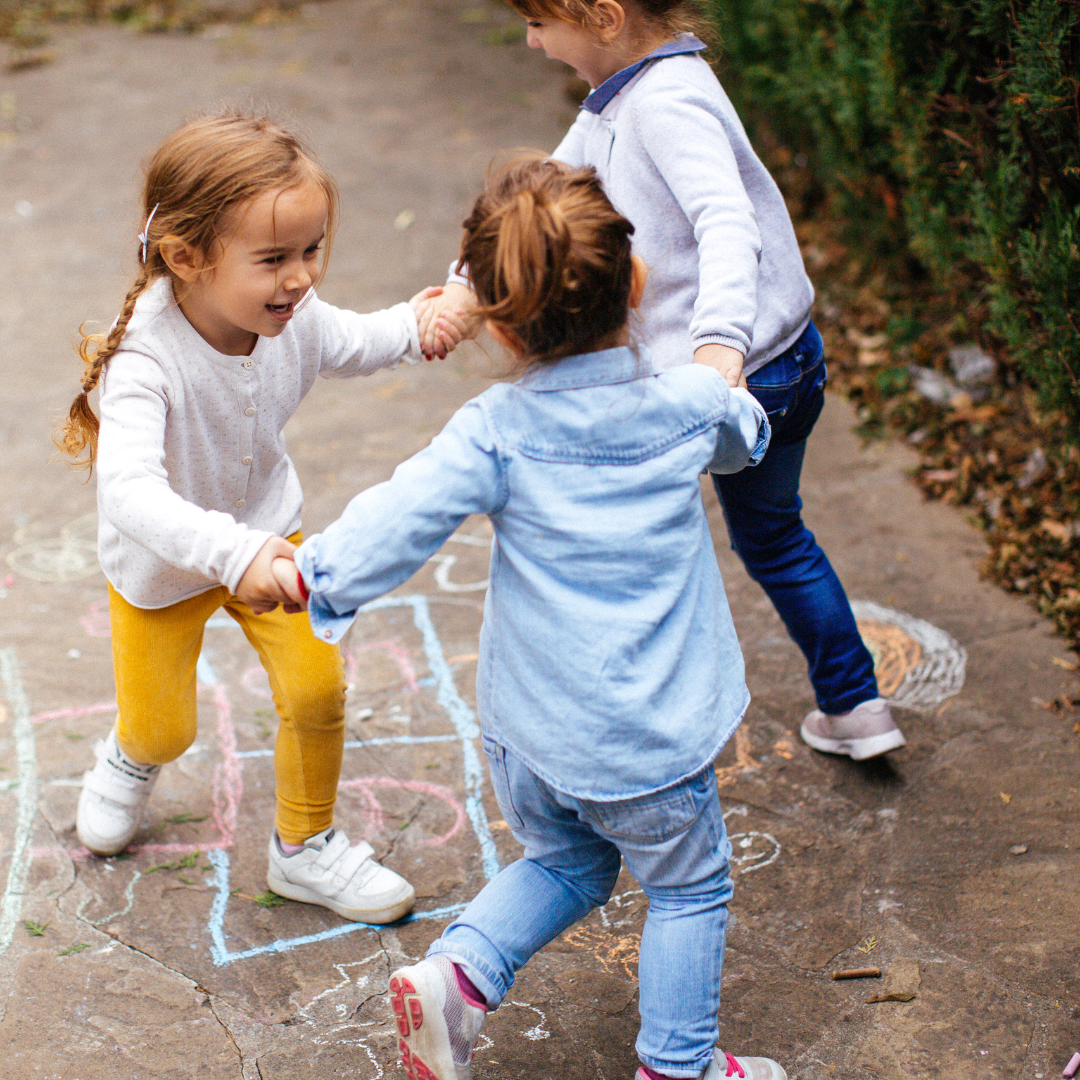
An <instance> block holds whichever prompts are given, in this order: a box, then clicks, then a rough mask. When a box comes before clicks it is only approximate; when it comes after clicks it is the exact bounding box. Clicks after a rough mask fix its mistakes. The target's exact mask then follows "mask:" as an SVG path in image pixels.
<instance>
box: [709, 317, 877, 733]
mask: <svg viewBox="0 0 1080 1080" xmlns="http://www.w3.org/2000/svg"><path fill="white" fill-rule="evenodd" d="M825 378H826V372H825V351H824V346H823V345H822V341H821V335H820V334H819V333H818V331H817V327H816V326H814V324H813V323H810V324H809V325H808V326H807V328H806V329H805V330H804V331H803V333H802V335H801V336H800V337H799V339H798V341H796V342H795V344H794V345H792V346H791V348H789V349H788V350H787V351H786V352H783V353H781V354H780V355H779V356H778V357H777V358H776V359H775V360H771V361H770V362H769V363H768V364H766V365H765V366H764V367H763V368H761V369H759V370H758V371H755V372H754V374H753V375H750V376H749V377H748V378H747V380H746V381H747V384H748V386H749V389H750V393H752V394H753V395H754V397H756V398H757V399H758V401H760V402H761V404H762V406H763V407H764V409H765V412H766V413H768V416H769V423H770V424H771V425H772V441H771V442H770V443H769V449H768V451H767V452H766V454H765V457H764V458H763V459H762V461H761V464H760V465H757V466H756V467H753V468H749V469H744V470H743V471H742V472H738V473H734V474H733V475H730V476H715V475H714V476H713V484H714V486H715V487H716V493H717V495H719V497H720V505H721V507H722V508H723V511H724V520H725V521H726V522H727V527H728V535H729V536H730V537H731V546H732V548H733V549H734V550H735V552H736V553H737V554H738V556H739V558H741V559H742V561H743V563H744V564H745V566H746V569H747V571H748V573H749V574H750V576H751V577H752V578H753V579H754V580H755V581H756V582H757V583H758V584H759V585H760V586H761V587H762V588H763V589H764V590H765V592H766V593H767V594H768V597H769V599H770V600H771V601H772V602H773V606H774V607H775V608H776V610H777V612H778V613H779V615H780V618H781V619H783V620H784V625H785V626H786V627H787V630H788V633H789V634H790V635H791V637H792V639H793V640H794V641H795V644H796V645H798V646H799V648H800V649H802V651H803V655H804V656H805V657H806V662H807V664H808V665H809V668H810V682H811V683H812V684H813V687H814V694H815V695H816V697H817V703H818V708H819V709H821V710H822V711H823V712H826V713H840V712H847V711H848V710H849V709H853V708H855V706H856V705H858V704H859V703H860V702H863V701H869V700H870V699H871V698H875V697H877V696H878V690H877V681H876V680H875V678H874V661H873V659H872V658H871V656H870V653H869V652H868V651H867V648H866V646H865V645H864V644H863V642H862V638H861V637H860V636H859V631H858V629H857V627H856V626H855V618H854V616H853V615H852V614H851V605H850V604H849V603H848V599H847V596H846V595H845V593H844V587H843V586H842V585H841V584H840V579H839V578H838V577H837V576H836V572H835V571H834V570H833V568H832V566H831V565H830V563H829V560H828V559H827V558H826V556H825V552H824V551H822V550H821V548H820V547H819V546H818V544H817V541H816V540H815V539H814V534H813V533H812V532H810V530H809V529H808V528H807V527H806V526H805V525H804V524H803V521H802V516H801V515H802V499H800V498H799V477H800V475H801V474H802V463H803V453H804V452H805V450H806V439H807V436H808V435H809V434H810V431H811V429H812V428H813V426H814V424H815V423H816V422H817V418H818V416H819V415H820V414H821V409H822V406H823V405H824V404H825Z"/></svg>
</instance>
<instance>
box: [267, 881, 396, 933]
mask: <svg viewBox="0 0 1080 1080" xmlns="http://www.w3.org/2000/svg"><path fill="white" fill-rule="evenodd" d="M266 884H267V885H268V886H269V887H270V889H271V890H273V891H274V892H276V893H277V894H278V896H284V897H285V898H286V899H287V900H298V901H299V902H300V903H301V904H317V905H318V906H319V907H324V908H329V909H330V910H331V911H332V912H334V914H335V915H340V916H341V917H342V918H343V919H348V920H349V922H365V923H374V924H375V925H376V926H383V925H385V924H386V923H392V922H397V921H398V919H400V918H402V917H404V916H405V915H408V914H409V912H410V911H412V909H413V905H414V904H415V903H416V890H415V889H413V888H412V886H409V891H408V893H407V894H404V895H403V896H402V897H401V899H399V900H395V901H393V903H389V904H383V905H382V907H377V908H353V907H346V906H345V905H344V904H339V903H338V902H337V901H336V900H328V899H327V898H326V897H325V896H323V895H322V894H321V893H317V892H315V891H314V890H313V889H307V888H305V887H304V886H303V885H294V884H293V883H292V882H291V881H286V880H285V879H284V878H280V877H278V876H277V875H276V874H275V873H273V872H272V871H268V872H267V875H266Z"/></svg>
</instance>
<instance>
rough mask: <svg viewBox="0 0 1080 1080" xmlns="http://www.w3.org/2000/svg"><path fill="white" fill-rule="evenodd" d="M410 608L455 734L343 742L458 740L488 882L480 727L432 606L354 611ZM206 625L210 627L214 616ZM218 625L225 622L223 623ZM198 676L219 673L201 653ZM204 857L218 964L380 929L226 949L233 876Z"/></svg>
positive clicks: (206, 679)
mask: <svg viewBox="0 0 1080 1080" xmlns="http://www.w3.org/2000/svg"><path fill="white" fill-rule="evenodd" d="M394 607H411V608H412V611H413V622H414V623H415V625H416V628H417V630H419V631H420V634H421V636H422V638H423V642H424V654H425V656H426V658H427V663H428V669H429V670H430V671H431V674H432V675H433V676H434V682H435V685H436V687H437V691H436V699H437V700H438V702H439V704H440V705H441V706H442V707H443V709H444V710H445V711H446V714H447V716H449V717H450V721H451V723H452V724H453V725H454V731H455V732H456V734H455V735H429V736H412V735H400V736H393V737H388V738H383V739H366V740H357V741H355V742H351V743H346V744H345V745H346V746H348V747H361V746H386V745H390V744H392V743H400V744H418V743H427V742H449V741H452V740H454V739H455V738H456V739H460V740H461V755H462V760H463V763H464V774H465V775H464V780H465V813H466V815H467V816H468V818H469V821H470V823H471V824H472V827H473V832H474V833H475V834H476V839H477V841H478V843H479V845H480V858H481V864H482V865H483V868H484V875H485V876H486V877H487V878H488V879H489V880H490V879H491V878H493V877H494V876H495V875H496V874H497V873H498V872H499V856H498V852H497V851H496V849H495V841H494V839H493V838H492V835H491V828H490V826H489V825H488V820H487V813H486V812H485V810H484V803H483V789H484V769H483V765H482V764H481V762H480V757H479V755H478V754H477V752H476V747H475V746H474V744H473V740H474V739H476V738H477V737H478V736H479V735H480V726H479V724H478V723H477V722H476V716H475V714H474V713H473V711H472V709H470V708H469V706H468V705H467V704H466V703H465V701H464V700H463V699H462V697H461V695H460V694H459V693H458V690H457V686H456V685H455V684H454V678H453V675H452V674H451V672H450V665H449V664H447V662H446V657H445V656H444V654H443V649H442V643H441V642H440V641H439V636H438V634H437V633H436V631H435V626H434V624H433V623H432V621H431V610H430V608H429V606H428V598H427V597H426V596H422V595H414V596H384V597H380V598H379V599H378V600H373V601H372V602H371V603H370V604H365V605H364V606H363V607H362V608H361V609H360V611H359V612H358V613H357V614H358V615H359V614H363V613H365V612H369V611H379V610H381V609H383V608H394ZM207 625H213V620H211V622H210V623H208V624H207ZM221 625H228V623H225V622H223V623H222V624H221ZM198 678H199V680H200V681H201V682H203V683H206V684H208V685H213V684H215V683H216V682H217V681H218V679H217V674H216V673H215V672H214V670H213V667H212V665H211V664H210V660H209V658H208V656H207V654H206V653H205V652H204V653H203V654H202V655H201V656H200V657H199V666H198ZM272 753H273V751H271V750H253V751H247V752H244V753H240V754H238V755H237V756H238V757H241V758H246V757H269V756H271V755H272ZM207 858H208V859H209V860H210V863H211V864H212V865H213V867H214V876H213V878H209V879H207V884H209V885H211V886H212V887H214V888H216V890H217V891H216V894H215V896H214V901H213V904H212V905H211V907H210V920H209V922H208V923H207V925H206V929H207V932H208V933H209V935H210V955H211V957H212V959H213V961H214V965H215V966H216V967H221V966H223V965H225V964H233V963H236V961H238V960H250V959H252V958H253V957H256V956H266V955H268V954H271V953H282V952H288V951H289V950H290V949H295V948H298V947H299V946H301V945H313V944H315V943H317V942H320V941H328V940H330V939H331V938H337V937H342V936H343V935H345V934H352V933H355V932H356V931H357V930H372V929H379V927H376V926H374V924H371V923H345V924H343V925H341V926H334V927H331V928H330V929H329V930H321V931H319V932H318V933H316V934H305V935H303V936H301V937H295V938H281V939H279V940H277V941H272V942H270V943H269V944H267V945H259V946H256V947H255V948H252V949H245V950H243V951H242V952H229V949H228V946H227V945H226V943H225V942H226V935H225V910H226V908H227V906H228V903H229V892H230V889H229V879H230V875H231V863H230V861H229V856H228V853H227V852H225V851H220V850H217V851H211V852H209V853H208V854H207ZM464 908H465V905H464V904H453V905H451V906H449V907H442V908H436V909H434V910H432V911H418V912H413V913H412V914H410V915H407V916H406V917H405V918H404V919H401V920H399V921H398V922H397V923H394V924H393V925H395V926H402V925H404V924H405V923H410V922H416V921H418V920H422V919H445V918H449V917H450V916H452V915H456V914H458V912H460V911H462V910H463V909H464Z"/></svg>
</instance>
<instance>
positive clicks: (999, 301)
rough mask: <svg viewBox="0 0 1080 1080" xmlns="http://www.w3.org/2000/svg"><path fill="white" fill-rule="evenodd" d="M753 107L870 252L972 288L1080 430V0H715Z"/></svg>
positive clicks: (741, 96) (991, 322)
mask: <svg viewBox="0 0 1080 1080" xmlns="http://www.w3.org/2000/svg"><path fill="white" fill-rule="evenodd" d="M709 6H710V9H711V14H712V16H713V18H714V19H715V21H716V24H717V27H718V29H719V32H720V36H721V39H722V41H723V54H724V55H723V60H722V64H721V67H722V72H721V74H722V77H723V80H724V83H725V86H726V87H727V88H728V91H729V93H730V94H731V95H732V98H733V99H734V101H735V103H736V106H737V107H738V108H739V110H740V112H741V113H742V114H743V115H744V116H745V117H747V118H748V119H749V120H750V121H751V123H752V122H753V119H754V117H755V116H759V117H767V118H768V124H769V126H770V127H771V128H772V129H773V130H774V131H775V132H776V133H777V134H778V135H779V136H780V137H781V138H782V139H783V140H784V141H785V142H786V143H787V144H788V145H790V146H791V147H792V148H793V149H796V150H800V151H803V152H806V153H807V154H808V156H809V158H810V161H811V164H812V167H813V170H814V176H815V180H816V182H817V184H818V185H820V188H821V189H822V190H824V191H825V192H826V193H827V194H828V195H829V197H830V198H832V199H834V200H835V201H836V204H837V206H838V207H839V209H840V210H841V212H842V213H843V214H844V215H845V216H847V217H848V218H849V219H850V220H851V221H852V222H853V223H857V232H858V238H859V241H858V242H859V243H860V245H861V246H865V247H866V248H867V250H868V253H869V254H871V255H874V256H879V257H880V255H881V254H882V252H886V251H892V252H896V251H902V252H904V253H905V254H906V255H909V256H914V257H915V259H916V260H917V261H918V263H919V264H920V265H921V267H922V268H924V269H925V270H926V271H927V272H928V273H929V274H930V275H931V276H932V278H933V280H934V281H935V282H936V283H939V284H940V285H941V286H942V287H943V288H949V289H952V290H960V291H966V292H967V293H968V294H969V295H970V294H972V293H974V294H975V296H976V297H977V300H978V301H979V304H977V305H976V307H977V308H980V307H981V310H982V311H984V312H985V320H984V322H983V323H982V324H981V325H979V326H973V327H969V331H971V332H973V333H976V334H980V335H990V336H991V337H993V338H996V339H997V342H998V343H999V344H1000V345H1003V346H1004V348H1005V350H1006V352H1007V353H1008V355H1009V356H1010V357H1011V359H1012V360H1013V361H1015V362H1016V363H1017V364H1018V365H1019V366H1020V367H1021V369H1022V370H1023V372H1024V374H1025V375H1026V377H1027V378H1028V379H1029V380H1030V381H1031V383H1032V384H1033V385H1034V386H1035V388H1036V389H1037V391H1038V393H1039V396H1040V399H1041V403H1042V406H1043V408H1045V409H1048V410H1054V411H1057V412H1058V413H1060V414H1061V417H1062V424H1061V426H1060V431H1061V434H1062V437H1063V439H1064V440H1065V441H1067V442H1070V443H1072V444H1073V445H1077V444H1080V108H1078V98H1080V0H1011V2H1010V0H710V3H709Z"/></svg>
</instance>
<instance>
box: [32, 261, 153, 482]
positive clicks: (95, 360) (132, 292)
mask: <svg viewBox="0 0 1080 1080" xmlns="http://www.w3.org/2000/svg"><path fill="white" fill-rule="evenodd" d="M150 280H151V276H150V272H149V271H148V269H147V268H146V267H145V266H143V267H141V268H140V270H139V276H138V277H137V278H136V279H135V283H134V284H133V285H132V286H131V288H130V289H128V293H127V296H125V297H124V303H123V306H122V307H121V308H120V314H119V316H117V319H116V322H115V324H114V325H113V327H112V329H111V330H110V331H109V332H108V333H107V334H83V335H82V341H81V342H79V357H80V359H81V360H82V362H83V364H84V365H85V370H84V372H83V379H82V393H81V394H80V395H79V396H78V397H77V398H76V399H75V400H74V401H73V402H72V403H71V409H70V410H69V411H68V415H67V419H66V420H65V421H64V422H63V423H62V424H61V425H60V428H59V430H58V431H57V432H56V433H55V434H54V436H53V442H54V443H55V444H56V446H57V447H58V448H59V449H60V450H61V451H62V452H63V453H65V454H67V455H68V457H70V458H73V459H74V460H73V461H72V462H71V467H72V468H73V469H77V470H84V469H85V470H89V471H90V473H91V474H92V473H93V471H94V457H95V456H96V454H97V439H98V429H99V428H100V423H99V422H98V418H97V416H96V414H95V413H94V410H93V409H92V408H91V407H90V394H91V393H92V392H93V391H94V389H95V388H96V387H97V385H98V383H99V382H100V381H101V376H102V375H103V374H104V372H105V367H106V365H107V364H108V363H109V359H110V358H111V357H112V355H113V353H115V352H116V350H117V349H119V348H120V343H121V342H122V341H123V340H124V333H125V332H126V331H127V326H128V323H129V322H130V321H131V316H132V315H133V314H134V312H135V302H136V301H137V300H138V299H139V297H140V296H141V295H142V294H143V293H144V292H145V291H146V287H147V285H149V284H150ZM84 450H87V451H89V452H88V454H87V456H86V457H84V458H81V459H80V458H79V455H80V454H81V453H82V452H83V451H84ZM88 479H89V478H88Z"/></svg>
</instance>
